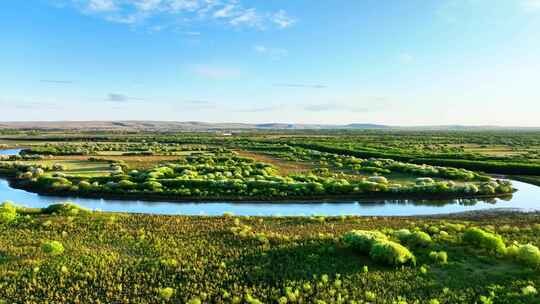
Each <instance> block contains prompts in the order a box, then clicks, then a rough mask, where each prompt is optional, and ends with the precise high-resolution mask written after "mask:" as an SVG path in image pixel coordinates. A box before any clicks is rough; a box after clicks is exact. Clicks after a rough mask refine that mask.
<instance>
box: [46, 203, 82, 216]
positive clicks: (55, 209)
mask: <svg viewBox="0 0 540 304" xmlns="http://www.w3.org/2000/svg"><path fill="white" fill-rule="evenodd" d="M43 212H44V213H47V214H53V213H54V214H59V215H71V216H73V215H78V214H81V213H88V212H90V210H88V209H86V208H83V207H80V206H78V205H75V204H73V203H60V204H52V205H49V206H48V207H47V208H45V209H43Z"/></svg>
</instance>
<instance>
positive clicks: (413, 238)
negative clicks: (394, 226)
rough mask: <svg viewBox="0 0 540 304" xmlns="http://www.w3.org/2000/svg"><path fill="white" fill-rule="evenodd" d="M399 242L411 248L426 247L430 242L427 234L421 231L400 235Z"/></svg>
mask: <svg viewBox="0 0 540 304" xmlns="http://www.w3.org/2000/svg"><path fill="white" fill-rule="evenodd" d="M399 240H400V242H403V243H406V244H407V245H409V246H411V247H428V246H429V245H431V243H432V240H431V237H430V236H429V234H427V233H425V232H423V231H415V232H412V233H409V234H402V235H401V238H399Z"/></svg>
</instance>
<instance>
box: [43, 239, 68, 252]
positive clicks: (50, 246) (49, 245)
mask: <svg viewBox="0 0 540 304" xmlns="http://www.w3.org/2000/svg"><path fill="white" fill-rule="evenodd" d="M41 249H42V250H43V252H45V253H46V254H48V255H60V254H62V253H64V246H63V245H62V243H60V242H58V241H48V242H45V243H43V244H42V245H41Z"/></svg>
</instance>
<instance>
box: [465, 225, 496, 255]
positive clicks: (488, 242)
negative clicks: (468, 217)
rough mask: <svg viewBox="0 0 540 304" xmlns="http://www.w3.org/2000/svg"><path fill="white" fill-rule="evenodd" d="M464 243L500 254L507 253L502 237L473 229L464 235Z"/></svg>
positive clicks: (469, 229) (466, 231)
mask: <svg viewBox="0 0 540 304" xmlns="http://www.w3.org/2000/svg"><path fill="white" fill-rule="evenodd" d="M463 241H464V242H465V243H469V244H471V245H475V246H478V247H480V248H483V249H486V250H488V251H491V252H496V253H498V254H505V253H506V245H505V244H504V240H503V238H502V237H501V236H500V235H497V234H494V233H490V232H486V231H484V230H482V229H480V228H476V227H472V228H468V229H467V230H465V232H464V233H463Z"/></svg>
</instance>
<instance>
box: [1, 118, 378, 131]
mask: <svg viewBox="0 0 540 304" xmlns="http://www.w3.org/2000/svg"><path fill="white" fill-rule="evenodd" d="M380 128H388V127H387V126H382V125H371V124H351V125H324V124H286V123H263V124H247V123H207V122H200V121H182V122H181V121H136V120H128V121H21V122H0V129H17V130H49V131H52V130H58V131H61V130H74V131H75V130H77V131H82V130H84V131H163V132H165V131H169V132H172V131H212V130H216V131H217V130H233V131H234V130H249V129H275V130H309V129H380Z"/></svg>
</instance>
